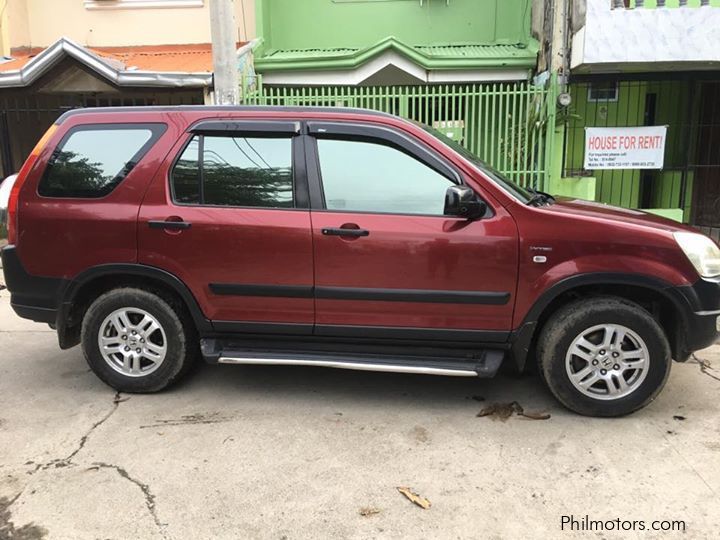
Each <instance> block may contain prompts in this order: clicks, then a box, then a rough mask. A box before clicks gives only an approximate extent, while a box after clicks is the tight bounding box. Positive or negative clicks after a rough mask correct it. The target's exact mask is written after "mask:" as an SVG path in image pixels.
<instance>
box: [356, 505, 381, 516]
mask: <svg viewBox="0 0 720 540" xmlns="http://www.w3.org/2000/svg"><path fill="white" fill-rule="evenodd" d="M379 513H380V509H379V508H372V507H370V506H366V507H364V508H361V509H360V515H361V516H363V517H369V516H374V515H375V514H379Z"/></svg>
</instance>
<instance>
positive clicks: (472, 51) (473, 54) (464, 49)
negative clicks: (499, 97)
mask: <svg viewBox="0 0 720 540" xmlns="http://www.w3.org/2000/svg"><path fill="white" fill-rule="evenodd" d="M412 48H413V49H415V50H416V51H418V52H420V53H422V54H424V55H426V56H428V57H431V58H437V59H442V58H508V57H509V58H535V57H536V56H537V49H536V48H535V47H528V46H526V45H496V44H492V45H484V44H472V45H432V46H426V45H421V46H415V47H412ZM362 50H363V49H360V48H355V49H351V48H336V49H284V50H275V51H269V52H268V53H266V54H265V55H264V58H267V59H273V60H281V59H282V60H300V59H320V58H340V57H343V56H352V55H354V54H357V53H358V52H360V51H362Z"/></svg>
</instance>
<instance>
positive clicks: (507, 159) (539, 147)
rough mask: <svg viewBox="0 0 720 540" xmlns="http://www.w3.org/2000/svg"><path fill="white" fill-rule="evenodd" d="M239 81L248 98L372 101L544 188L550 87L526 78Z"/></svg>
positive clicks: (265, 101) (551, 122)
mask: <svg viewBox="0 0 720 540" xmlns="http://www.w3.org/2000/svg"><path fill="white" fill-rule="evenodd" d="M252 82H253V83H254V85H253V86H252V87H248V85H247V84H244V91H243V95H244V102H245V103H247V104H255V105H293V106H325V107H327V106H331V107H360V108H367V109H374V110H378V111H383V112H387V113H391V114H395V115H398V116H401V117H403V118H407V119H410V120H415V121H418V122H422V123H424V124H427V125H429V126H432V127H434V128H436V129H438V130H439V131H441V132H443V133H445V134H446V135H448V136H450V137H451V138H453V139H455V140H456V141H458V142H459V143H461V144H462V145H464V146H465V148H467V149H468V150H470V151H471V152H472V153H474V154H475V155H477V156H478V157H479V158H480V159H482V160H483V161H485V162H487V163H489V164H490V165H492V166H493V167H495V168H496V169H498V170H499V171H501V172H502V173H504V174H505V175H507V176H508V177H509V178H510V179H511V180H513V181H515V182H517V183H518V184H520V185H524V186H532V187H536V188H540V189H542V188H545V187H546V186H547V178H548V168H549V163H550V160H551V156H552V148H551V147H552V141H553V137H552V136H551V134H552V133H553V131H554V129H555V110H556V108H555V98H556V95H555V91H554V90H553V89H554V88H555V87H554V85H550V89H546V88H544V87H540V86H533V85H532V84H530V83H528V82H513V83H482V84H480V83H478V84H455V85H423V86H306V87H286V86H276V87H273V86H263V84H262V79H261V78H260V77H257V78H256V79H253V80H252Z"/></svg>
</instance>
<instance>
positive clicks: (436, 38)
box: [256, 0, 531, 50]
mask: <svg viewBox="0 0 720 540" xmlns="http://www.w3.org/2000/svg"><path fill="white" fill-rule="evenodd" d="M420 4H421V3H420V1H419V0H352V1H348V0H302V1H299V0H256V8H257V12H256V13H257V14H258V28H259V34H260V35H261V37H262V38H263V40H264V42H263V45H262V49H263V50H285V49H314V48H317V49H335V48H365V47H369V46H371V45H373V44H375V43H377V42H378V41H380V40H382V39H384V38H386V37H389V36H394V37H396V38H397V39H399V40H400V41H403V42H404V43H406V44H407V45H410V46H415V45H442V44H450V43H455V44H469V43H483V44H491V43H496V44H517V43H528V42H529V40H530V5H531V0H450V1H449V2H446V0H423V2H422V6H421V5H420Z"/></svg>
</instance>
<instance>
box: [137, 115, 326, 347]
mask: <svg viewBox="0 0 720 540" xmlns="http://www.w3.org/2000/svg"><path fill="white" fill-rule="evenodd" d="M299 126H300V124H299V123H296V122H281V121H206V122H201V123H199V124H198V125H196V126H194V127H193V128H192V129H191V130H190V132H188V133H186V134H185V135H184V136H183V137H182V139H181V141H180V142H179V143H178V145H177V146H176V147H175V149H174V150H173V153H172V155H173V156H175V157H174V159H172V160H170V161H168V163H167V164H166V165H165V166H164V167H163V168H162V169H161V170H160V172H159V173H158V175H157V176H156V178H155V179H154V182H153V184H152V186H151V188H150V190H149V192H148V194H147V195H146V197H145V201H144V203H143V205H142V208H141V211H140V215H139V223H138V227H139V251H140V253H139V258H140V262H141V263H144V264H148V265H151V266H154V267H157V268H161V269H164V270H166V271H168V272H170V273H172V274H174V275H176V276H177V277H179V278H180V279H181V280H182V281H183V282H184V283H185V284H186V285H187V286H188V287H189V289H190V290H191V292H192V293H193V295H194V296H195V298H196V299H197V300H198V303H199V304H200V307H201V309H202V310H203V312H204V314H205V316H206V317H207V318H208V319H210V320H211V321H213V325H214V327H215V329H216V330H221V331H240V332H243V331H249V332H259V333H267V332H272V333H275V332H279V333H299V334H310V333H311V332H312V325H313V318H314V305H313V298H312V286H313V253H312V236H311V232H310V214H309V208H308V193H307V180H306V174H305V157H304V151H303V148H302V145H303V140H302V137H300V136H299V133H300V129H299Z"/></svg>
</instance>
